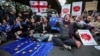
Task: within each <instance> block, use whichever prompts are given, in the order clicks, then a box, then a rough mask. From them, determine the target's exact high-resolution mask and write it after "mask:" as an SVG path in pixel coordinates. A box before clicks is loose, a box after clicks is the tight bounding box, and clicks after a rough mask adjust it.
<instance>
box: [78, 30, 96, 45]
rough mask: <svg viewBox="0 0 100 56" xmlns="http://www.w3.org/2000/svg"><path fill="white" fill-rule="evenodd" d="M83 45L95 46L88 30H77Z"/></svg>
mask: <svg viewBox="0 0 100 56" xmlns="http://www.w3.org/2000/svg"><path fill="white" fill-rule="evenodd" d="M78 32H79V36H80V39H81V41H82V43H83V45H97V43H96V41H95V40H94V38H93V36H92V34H91V33H90V31H89V30H78Z"/></svg>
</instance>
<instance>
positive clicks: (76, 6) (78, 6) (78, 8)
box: [72, 2, 82, 16]
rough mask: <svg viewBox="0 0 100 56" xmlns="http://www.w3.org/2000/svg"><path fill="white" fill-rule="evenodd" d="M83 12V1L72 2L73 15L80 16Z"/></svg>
mask: <svg viewBox="0 0 100 56" xmlns="http://www.w3.org/2000/svg"><path fill="white" fill-rule="evenodd" d="M81 12H82V2H73V3H72V16H80V15H81Z"/></svg>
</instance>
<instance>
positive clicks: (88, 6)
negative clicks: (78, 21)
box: [85, 1, 98, 11]
mask: <svg viewBox="0 0 100 56" xmlns="http://www.w3.org/2000/svg"><path fill="white" fill-rule="evenodd" d="M97 4H98V1H91V2H86V4H85V10H86V11H88V10H97Z"/></svg>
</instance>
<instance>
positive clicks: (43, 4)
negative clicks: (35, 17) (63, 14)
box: [30, 0, 48, 13]
mask: <svg viewBox="0 0 100 56" xmlns="http://www.w3.org/2000/svg"><path fill="white" fill-rule="evenodd" d="M30 6H31V9H32V11H33V12H37V13H41V12H46V10H47V8H48V3H47V1H41V0H31V1H30Z"/></svg>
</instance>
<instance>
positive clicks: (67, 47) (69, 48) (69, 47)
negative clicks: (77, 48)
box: [64, 45, 72, 50]
mask: <svg viewBox="0 0 100 56" xmlns="http://www.w3.org/2000/svg"><path fill="white" fill-rule="evenodd" d="M64 47H65V48H66V49H68V50H71V49H72V48H71V46H67V45H64Z"/></svg>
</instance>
